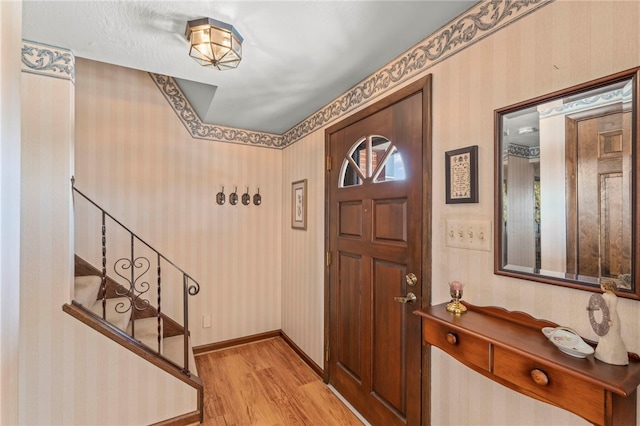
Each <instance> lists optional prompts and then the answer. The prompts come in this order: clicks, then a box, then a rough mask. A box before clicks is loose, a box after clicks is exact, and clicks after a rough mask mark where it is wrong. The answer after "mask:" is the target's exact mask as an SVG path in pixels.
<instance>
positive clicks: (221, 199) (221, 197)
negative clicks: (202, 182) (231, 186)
mask: <svg viewBox="0 0 640 426" xmlns="http://www.w3.org/2000/svg"><path fill="white" fill-rule="evenodd" d="M226 198H227V197H226V196H225V195H224V186H223V187H222V191H220V192H218V195H216V203H218V204H219V205H223V204H224V202H225V199H226Z"/></svg>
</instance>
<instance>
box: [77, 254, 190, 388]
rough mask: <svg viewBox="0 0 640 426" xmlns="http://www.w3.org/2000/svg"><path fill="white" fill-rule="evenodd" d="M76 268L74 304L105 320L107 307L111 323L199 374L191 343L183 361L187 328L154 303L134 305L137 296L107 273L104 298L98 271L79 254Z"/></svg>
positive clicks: (106, 319) (150, 347) (170, 359)
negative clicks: (133, 296) (136, 306)
mask: <svg viewBox="0 0 640 426" xmlns="http://www.w3.org/2000/svg"><path fill="white" fill-rule="evenodd" d="M75 271H76V276H75V278H74V297H73V301H74V302H75V304H77V305H80V306H82V308H83V309H85V310H89V311H91V312H92V313H93V315H95V316H97V317H99V318H100V319H103V308H104V314H105V317H104V320H105V321H106V322H107V323H108V324H110V325H112V326H114V327H116V328H118V329H119V330H121V331H123V332H125V333H126V334H127V335H128V336H130V337H131V338H132V339H135V340H136V341H137V342H139V343H141V344H143V345H145V346H146V347H147V348H149V349H151V350H153V351H154V352H156V353H158V354H159V355H161V356H162V357H163V358H166V360H168V361H171V362H172V363H173V364H174V365H175V366H176V367H180V369H181V371H183V372H184V370H185V369H186V370H188V371H189V373H190V374H192V375H196V376H197V375H198V373H197V371H196V363H195V358H194V355H193V350H192V348H191V344H189V345H188V360H187V361H188V362H187V363H186V364H185V363H184V327H182V326H181V325H180V324H178V323H177V322H176V321H174V320H172V319H171V318H169V317H167V316H166V315H164V314H162V313H160V315H158V310H157V309H156V307H154V306H152V305H151V304H149V305H146V304H145V305H146V306H145V307H144V309H135V308H132V303H136V302H132V299H134V300H135V298H131V296H130V295H129V294H128V293H129V292H128V291H127V290H126V288H125V287H123V286H122V285H120V284H118V283H117V282H115V281H114V280H113V279H111V278H110V277H108V276H107V277H106V292H104V293H105V297H104V298H102V294H103V292H102V291H101V287H102V277H101V276H100V275H99V271H98V270H97V269H95V268H94V267H93V266H91V265H90V264H89V263H88V262H86V261H85V260H84V259H82V258H80V257H79V256H77V255H76V257H75ZM123 295H124V296H123ZM138 300H140V299H138ZM103 301H104V307H103ZM184 366H186V367H185V368H183V367H184Z"/></svg>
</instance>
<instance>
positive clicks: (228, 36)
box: [184, 18, 242, 70]
mask: <svg viewBox="0 0 640 426" xmlns="http://www.w3.org/2000/svg"><path fill="white" fill-rule="evenodd" d="M184 35H185V37H186V38H187V40H189V44H190V45H191V47H190V48H189V56H191V57H192V58H193V59H195V61H196V62H198V63H199V64H200V65H202V66H204V67H213V68H217V69H219V70H228V69H233V68H236V67H237V66H238V64H240V60H241V59H242V36H241V35H240V34H239V33H238V31H236V29H235V28H234V27H233V25H229V24H227V23H225V22H220V21H216V20H215V19H211V18H200V19H194V20H193V21H189V22H187V28H186V30H185V34H184Z"/></svg>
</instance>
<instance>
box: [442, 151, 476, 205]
mask: <svg viewBox="0 0 640 426" xmlns="http://www.w3.org/2000/svg"><path fill="white" fill-rule="evenodd" d="M444 160H445V164H444V168H445V173H446V196H447V197H446V198H447V204H458V203H477V202H478V145H473V146H468V147H466V148H460V149H456V150H453V151H447V152H445V155H444Z"/></svg>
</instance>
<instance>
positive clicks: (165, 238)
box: [75, 59, 288, 346]
mask: <svg viewBox="0 0 640 426" xmlns="http://www.w3.org/2000/svg"><path fill="white" fill-rule="evenodd" d="M76 65H77V66H76V102H77V104H76V106H77V108H76V146H75V158H76V169H75V170H76V186H77V187H78V189H80V190H82V191H83V192H84V193H86V194H87V195H88V196H90V197H91V198H93V199H94V200H95V201H97V202H98V203H99V204H101V205H102V206H103V207H104V208H105V209H106V210H107V211H109V212H110V213H111V214H113V215H114V216H115V217H116V218H118V220H120V221H121V222H123V223H124V224H126V225H127V226H128V227H130V228H131V229H132V230H133V231H134V232H135V233H137V234H138V235H140V236H141V237H142V238H144V239H145V240H146V241H147V242H148V243H149V244H151V245H152V246H153V247H155V248H156V249H158V250H159V251H160V252H161V253H163V254H164V255H166V256H167V257H168V258H169V259H171V260H172V261H173V262H174V263H175V264H176V265H178V266H180V267H181V268H183V269H184V270H185V271H187V272H188V273H189V274H190V275H192V276H193V277H194V278H195V279H196V280H198V282H199V283H200V284H201V291H200V294H198V295H197V296H196V297H191V298H190V319H189V323H190V329H191V336H192V342H193V344H194V345H196V346H197V345H203V344H208V343H214V342H218V341H224V340H228V339H233V338H238V337H244V336H248V335H252V334H257V333H262V332H266V331H272V330H278V329H280V328H281V302H280V294H281V290H280V285H281V284H280V282H281V262H280V259H281V244H282V243H281V240H282V221H281V215H283V214H285V215H287V214H288V209H287V210H286V211H283V207H282V205H283V203H284V204H287V205H288V198H286V197H288V193H287V194H283V191H282V189H281V180H282V151H280V150H275V149H267V148H257V147H255V146H242V145H237V144H230V143H220V142H212V141H207V140H202V139H195V138H192V137H191V136H190V134H189V133H188V131H187V129H185V127H184V126H183V124H182V123H181V122H180V120H179V119H178V117H177V116H176V113H175V112H174V111H173V110H172V109H171V107H170V105H169V103H168V102H167V101H166V100H165V98H164V97H163V95H162V93H161V91H160V90H159V89H158V88H157V87H156V85H155V83H154V82H153V80H152V78H151V77H150V76H149V74H147V73H145V72H142V71H138V70H133V69H128V68H123V67H119V66H115V65H110V64H104V63H99V62H94V61H89V60H86V59H78V60H77V62H76ZM236 185H237V187H238V193H239V194H242V193H244V192H245V190H246V187H247V186H249V187H250V188H249V189H250V194H251V195H253V194H254V193H256V192H257V189H258V187H259V188H260V194H261V195H262V204H261V205H260V206H255V205H253V204H251V205H249V206H244V205H242V204H240V203H239V204H238V205H236V206H232V205H230V204H229V202H228V197H229V194H230V193H231V192H233V190H234V189H235V186H236ZM222 186H224V190H225V193H226V197H227V202H226V203H225V204H224V205H222V206H220V205H218V204H216V193H217V192H219V191H221V189H222ZM283 197H284V200H283ZM97 225H98V224H96V223H95V222H94V223H93V224H92V223H91V220H89V221H87V222H83V223H82V224H81V225H80V226H79V227H78V228H77V229H76V239H75V241H76V250H77V251H78V255H80V256H81V257H83V258H85V259H87V260H88V261H90V262H92V263H93V264H94V265H100V252H99V247H100V246H99V239H97V238H96V232H99V226H97ZM90 234H93V237H92V236H90ZM114 238H116V239H117V237H109V238H108V241H112V240H113V239H114ZM107 251H108V252H109V253H110V256H113V250H112V249H110V248H107ZM111 261H113V257H112V258H111V260H109V262H111ZM109 274H111V272H109ZM176 284H177V286H176ZM181 285H182V283H181V281H180V282H178V283H176V282H175V281H173V282H172V281H171V280H169V279H165V278H164V277H163V288H162V292H163V301H164V302H163V311H164V312H167V311H168V310H172V309H173V308H175V307H171V306H168V305H167V306H165V305H164V304H165V303H169V300H171V299H170V298H169V297H168V296H167V295H168V294H170V293H171V292H174V294H175V289H176V288H177V289H178V290H180V289H181ZM172 288H173V290H172ZM177 296H179V294H178V295H177ZM173 300H175V301H181V298H179V297H173ZM151 302H152V303H154V304H155V300H154V299H153V298H152V299H151ZM178 310H179V309H178ZM180 312H181V311H180ZM172 317H173V318H174V319H176V320H178V321H182V317H181V316H178V317H175V316H173V315H172ZM203 317H209V318H210V319H211V327H208V328H204V327H203V326H202V325H203Z"/></svg>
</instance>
